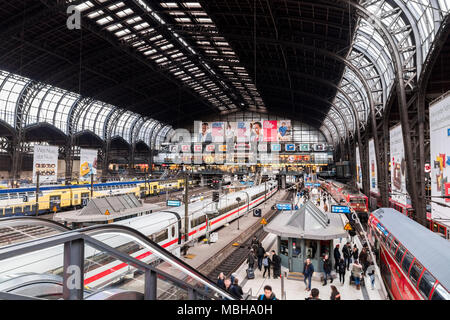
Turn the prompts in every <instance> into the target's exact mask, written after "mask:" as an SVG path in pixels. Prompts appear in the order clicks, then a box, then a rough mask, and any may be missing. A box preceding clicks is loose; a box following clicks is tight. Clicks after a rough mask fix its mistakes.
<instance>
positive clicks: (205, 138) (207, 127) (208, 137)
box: [195, 121, 213, 143]
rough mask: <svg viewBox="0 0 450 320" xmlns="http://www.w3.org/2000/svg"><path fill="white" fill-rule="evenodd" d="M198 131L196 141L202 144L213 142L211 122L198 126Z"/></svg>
mask: <svg viewBox="0 0 450 320" xmlns="http://www.w3.org/2000/svg"><path fill="white" fill-rule="evenodd" d="M197 127H198V131H197V132H196V140H195V141H197V142H201V143H211V142H213V136H212V129H211V124H210V123H209V122H203V121H202V122H200V124H197Z"/></svg>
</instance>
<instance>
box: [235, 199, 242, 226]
mask: <svg viewBox="0 0 450 320" xmlns="http://www.w3.org/2000/svg"><path fill="white" fill-rule="evenodd" d="M236 201H237V202H238V217H237V222H238V228H237V229H238V230H239V209H240V206H241V205H240V203H241V198H239V197H237V198H236Z"/></svg>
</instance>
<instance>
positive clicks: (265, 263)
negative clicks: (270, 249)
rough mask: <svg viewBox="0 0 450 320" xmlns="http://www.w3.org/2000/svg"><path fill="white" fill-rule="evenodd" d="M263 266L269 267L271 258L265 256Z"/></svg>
mask: <svg viewBox="0 0 450 320" xmlns="http://www.w3.org/2000/svg"><path fill="white" fill-rule="evenodd" d="M262 264H263V266H265V267H267V266H268V265H269V259H268V258H267V257H265V258H264V259H263V261H262Z"/></svg>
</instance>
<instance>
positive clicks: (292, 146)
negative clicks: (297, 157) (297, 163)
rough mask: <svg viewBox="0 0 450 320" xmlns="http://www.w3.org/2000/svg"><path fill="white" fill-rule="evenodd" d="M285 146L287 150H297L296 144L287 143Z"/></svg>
mask: <svg viewBox="0 0 450 320" xmlns="http://www.w3.org/2000/svg"><path fill="white" fill-rule="evenodd" d="M285 148H286V151H295V144H287V145H286V146H285Z"/></svg>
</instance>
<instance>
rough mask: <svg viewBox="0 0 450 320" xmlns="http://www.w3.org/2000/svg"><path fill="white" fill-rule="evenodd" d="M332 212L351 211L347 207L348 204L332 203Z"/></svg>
mask: <svg viewBox="0 0 450 320" xmlns="http://www.w3.org/2000/svg"><path fill="white" fill-rule="evenodd" d="M331 212H332V213H351V212H350V208H349V207H347V206H336V205H332V206H331Z"/></svg>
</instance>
